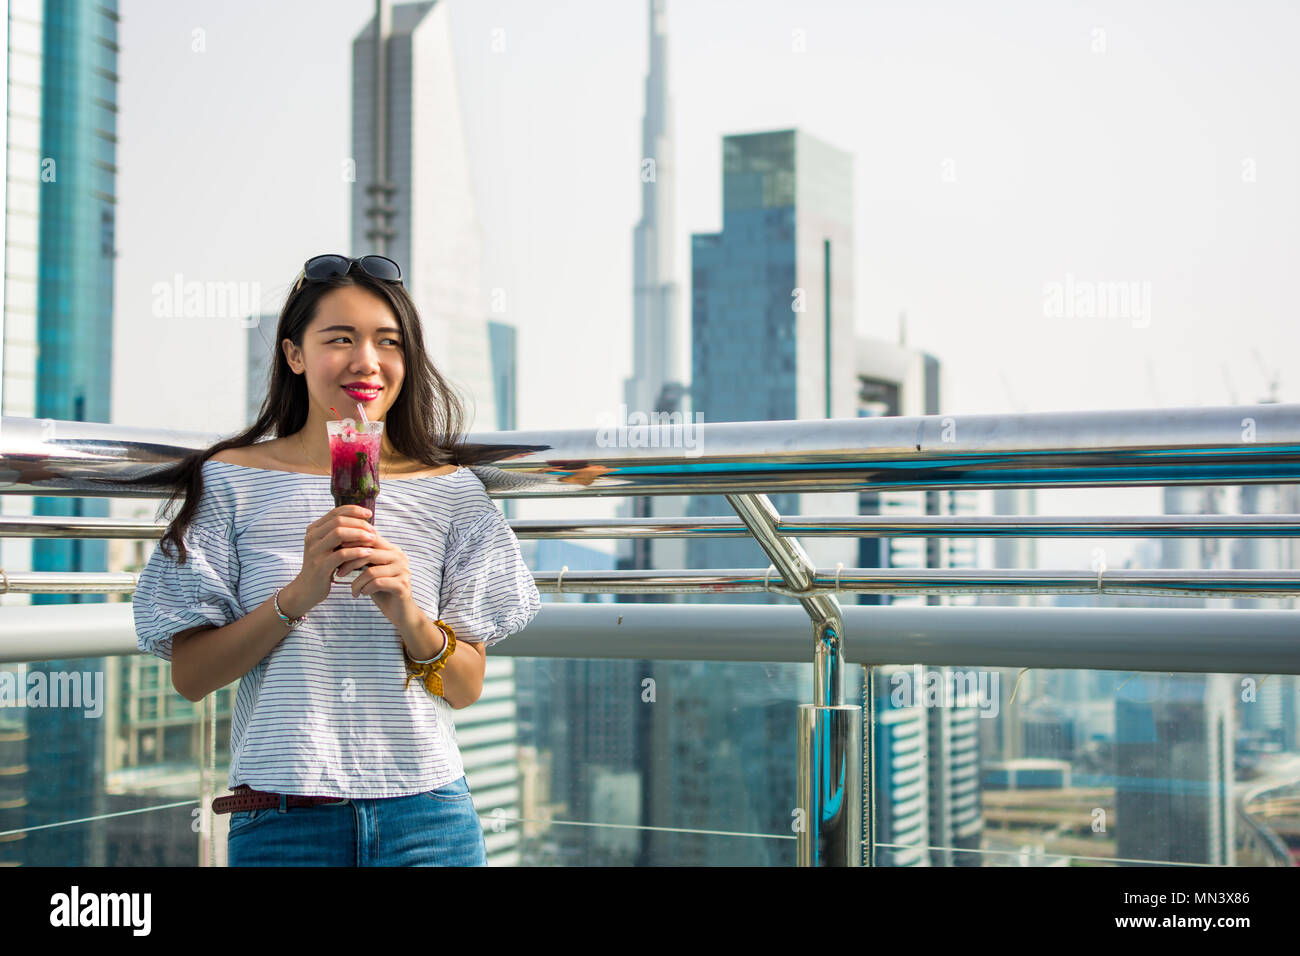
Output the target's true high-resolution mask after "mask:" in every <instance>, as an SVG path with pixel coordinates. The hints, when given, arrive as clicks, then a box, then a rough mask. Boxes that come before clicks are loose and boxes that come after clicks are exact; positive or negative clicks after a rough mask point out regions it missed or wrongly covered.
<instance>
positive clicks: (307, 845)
mask: <svg viewBox="0 0 1300 956" xmlns="http://www.w3.org/2000/svg"><path fill="white" fill-rule="evenodd" d="M287 802H288V801H287V799H286V798H285V797H284V796H281V797H280V805H279V806H276V807H262V808H261V809H258V810H236V811H234V812H233V813H231V815H230V836H229V837H228V839H227V842H226V856H227V865H228V866H487V845H486V843H485V842H484V839H483V825H482V824H481V823H480V822H479V819H478V812H477V811H476V810H475V809H474V801H473V798H472V797H471V796H470V792H469V783H468V782H467V781H466V780H465V777H464V776H462V777H461V778H460V779H459V780H453V781H452V782H451V783H449V784H446V785H445V786H442V787H439V788H438V789H436V790H427V791H425V792H424V793H415V794H411V795H410V796H405V797H374V798H370V799H353V800H348V799H344V800H340V801H339V802H338V803H321V804H317V805H316V806H314V807H290V806H287Z"/></svg>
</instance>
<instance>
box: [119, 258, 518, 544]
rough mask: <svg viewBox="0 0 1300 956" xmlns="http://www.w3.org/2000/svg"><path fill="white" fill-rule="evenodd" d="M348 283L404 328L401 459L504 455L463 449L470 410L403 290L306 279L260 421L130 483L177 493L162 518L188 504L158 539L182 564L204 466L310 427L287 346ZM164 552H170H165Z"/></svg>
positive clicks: (282, 326) (435, 461) (398, 422)
mask: <svg viewBox="0 0 1300 956" xmlns="http://www.w3.org/2000/svg"><path fill="white" fill-rule="evenodd" d="M347 285H355V286H361V287H362V288H364V289H367V290H369V291H371V292H373V293H374V294H375V295H377V296H379V297H380V298H381V299H383V300H384V301H385V302H387V303H388V305H389V307H390V308H391V309H392V310H393V314H394V315H395V316H397V323H398V325H399V326H401V329H402V353H403V361H404V364H405V374H404V378H403V380H402V387H401V390H400V391H399V392H398V395H397V400H396V401H395V402H394V403H393V407H392V408H390V409H389V410H388V413H387V414H386V415H385V416H384V434H385V435H386V436H387V437H388V440H389V441H390V442H391V443H392V446H393V448H394V449H395V450H396V451H397V452H398V454H401V455H403V456H405V457H407V458H411V459H414V460H416V461H419V462H422V463H424V464H426V465H429V466H438V465H449V464H456V465H472V464H477V463H478V462H479V461H481V460H486V459H489V458H497V459H499V458H500V452H499V451H495V450H494V449H490V448H485V447H482V446H467V445H465V444H464V441H463V434H462V429H463V426H464V419H465V410H464V406H463V404H462V403H461V400H460V398H459V396H458V395H457V394H456V392H455V391H454V390H453V389H452V388H451V386H450V385H448V383H447V381H446V380H445V379H444V378H443V377H442V375H441V374H439V372H438V369H437V368H436V367H435V366H434V364H433V362H432V361H431V360H430V359H429V355H428V353H427V352H426V351H425V347H424V331H423V327H422V325H421V322H420V315H419V312H418V311H417V310H416V308H415V303H414V302H413V301H412V300H411V296H410V293H409V292H407V291H406V288H405V287H404V286H402V285H400V284H398V283H396V282H384V281H383V280H380V279H375V278H373V277H371V276H370V275H369V274H368V273H366V272H365V271H364V270H362V269H360V268H357V267H356V266H355V265H354V266H353V267H352V269H351V271H349V272H348V274H347V275H341V276H331V277H330V278H328V279H321V280H315V281H306V280H304V281H303V282H302V283H301V285H300V286H299V287H298V288H297V289H296V290H293V291H291V292H290V293H289V296H288V298H287V299H286V300H285V303H284V308H283V309H281V311H280V319H279V322H278V323H277V325H276V330H275V344H274V354H273V355H272V358H271V376H270V382H269V384H268V387H267V391H266V398H265V399H264V400H263V401H262V408H261V411H260V412H259V413H258V416H257V421H255V422H254V423H253V424H252V425H251V426H249V427H248V428H247V429H246V430H245V431H244V432H242V433H240V434H238V435H236V436H234V437H233V438H227V439H224V440H222V441H219V442H217V443H216V444H215V445H213V446H212V447H210V448H203V449H199V450H197V451H195V452H193V453H191V454H189V455H187V456H186V457H185V458H183V459H182V460H181V461H180V462H178V463H176V464H174V465H171V466H169V467H168V468H166V469H164V470H162V471H157V472H151V473H149V474H148V475H147V476H137V477H134V478H132V479H129V481H130V482H135V483H140V482H145V483H148V484H151V485H152V484H156V485H163V486H165V487H169V488H171V489H172V494H171V496H170V497H169V498H168V499H167V501H166V503H165V504H164V505H163V506H162V508H161V509H160V513H163V512H166V511H169V510H170V509H171V508H172V507H173V506H174V505H175V503H176V502H177V500H178V499H181V498H183V499H184V504H183V506H182V507H181V509H180V512H179V513H178V514H177V515H176V517H175V518H173V519H171V523H170V524H169V525H168V526H167V530H166V531H165V532H163V535H162V538H161V539H160V540H159V547H163V546H164V545H167V544H171V545H172V546H173V547H174V548H175V549H176V551H177V552H178V553H179V556H180V557H179V561H180V563H182V564H184V563H185V560H186V551H185V542H184V534H185V531H186V529H188V528H189V526H190V521H191V519H192V518H193V517H194V512H195V511H196V510H197V508H198V505H199V501H200V500H201V499H202V497H203V463H204V462H205V461H207V460H208V459H209V458H211V457H212V456H213V455H215V454H217V453H218V452H221V451H224V450H225V449H227V448H243V447H245V446H248V445H252V444H254V443H255V442H257V441H258V440H260V439H262V438H263V437H265V436H267V435H271V436H273V437H275V438H283V437H285V436H286V435H292V434H294V433H295V432H297V431H299V430H300V429H302V427H303V426H304V425H305V424H306V423H307V412H308V407H309V403H308V395H307V380H306V376H305V375H298V374H296V373H294V371H293V370H292V369H291V368H289V362H288V360H287V359H286V358H285V354H284V346H283V342H284V340H285V339H289V340H291V341H292V342H293V343H294V345H296V346H298V348H302V342H303V335H304V333H305V332H306V331H307V326H309V325H310V324H311V322H312V320H313V319H314V318H315V317H316V310H317V306H318V305H319V303H320V300H321V298H322V297H324V296H326V295H328V294H329V293H330V292H332V291H333V290H335V289H338V288H341V287H343V286H347ZM164 553H167V552H166V551H165V550H164Z"/></svg>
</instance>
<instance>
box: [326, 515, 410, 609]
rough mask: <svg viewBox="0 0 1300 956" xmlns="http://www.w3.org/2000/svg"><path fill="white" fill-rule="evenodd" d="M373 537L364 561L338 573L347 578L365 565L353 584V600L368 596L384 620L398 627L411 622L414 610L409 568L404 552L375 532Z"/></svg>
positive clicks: (358, 561)
mask: <svg viewBox="0 0 1300 956" xmlns="http://www.w3.org/2000/svg"><path fill="white" fill-rule="evenodd" d="M374 535H375V543H374V544H373V545H371V546H370V553H369V554H368V555H366V557H365V558H359V559H357V560H356V561H352V562H348V563H347V564H343V565H340V567H339V569H338V573H339V574H347V573H348V572H349V571H352V570H355V569H356V568H358V567H361V565H363V564H364V565H367V567H365V568H364V569H363V570H362V571H361V573H360V574H358V575H357V579H356V580H355V581H353V582H352V596H353V597H354V598H358V597H362V596H368V597H369V598H370V599H371V600H372V601H374V602H375V606H376V607H378V608H379V610H381V611H383V612H384V616H385V617H386V618H388V619H389V620H390V621H392V622H393V624H394V625H398V626H400V625H401V624H404V623H405V622H407V621H409V620H410V619H411V617H412V611H413V610H417V609H416V608H415V599H414V598H413V597H412V596H411V566H410V564H409V563H408V562H407V560H406V552H404V551H403V550H402V549H401V548H399V547H398V546H397V545H395V544H393V543H392V542H390V541H388V540H387V539H386V538H385V537H384V536H383V535H381V534H380V533H379V532H378V531H375V532H374Z"/></svg>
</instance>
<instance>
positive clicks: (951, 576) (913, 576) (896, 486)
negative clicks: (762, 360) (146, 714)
mask: <svg viewBox="0 0 1300 956" xmlns="http://www.w3.org/2000/svg"><path fill="white" fill-rule="evenodd" d="M221 437H222V436H217V435H199V434H195V433H190V432H174V431H161V430H154V429H140V428H127V427H122V426H116V425H103V424H95V423H83V422H64V421H50V420H41V421H38V420H32V419H17V418H4V419H3V420H2V421H0V492H3V493H7V494H31V495H71V496H77V497H87V496H97V495H107V496H121V497H146V498H158V497H161V496H163V495H164V493H165V490H164V489H161V488H159V487H157V486H151V485H149V484H148V482H147V476H148V474H149V473H150V472H151V471H153V470H155V469H156V468H157V467H158V466H159V465H163V464H167V463H170V462H171V461H173V460H174V459H175V458H176V457H177V456H178V455H180V454H182V453H183V452H184V451H185V450H189V449H194V448H200V447H207V446H208V445H211V444H213V443H215V442H216V441H218V440H219V439H220V438H221ZM468 441H469V443H471V444H475V445H479V446H482V447H483V448H485V449H490V450H491V452H492V455H491V456H490V457H491V458H492V463H491V464H485V465H476V466H474V467H473V471H474V472H475V473H476V474H477V475H478V477H479V478H480V479H481V480H482V482H483V484H484V487H485V488H486V489H487V490H488V492H489V494H491V495H493V496H495V497H602V496H629V495H702V494H713V495H724V496H725V499H726V501H727V503H728V504H729V505H730V506H731V508H732V509H733V510H734V511H735V513H736V518H738V519H739V520H736V518H729V517H723V516H718V517H710V518H686V519H650V520H647V519H601V520H591V521H580V522H575V521H573V520H568V519H565V520H531V521H514V522H512V527H513V528H514V529H515V532H516V534H517V535H518V537H520V538H573V539H589V538H597V537H610V538H622V537H660V538H665V537H686V538H691V537H712V536H717V537H744V536H749V537H752V538H753V539H754V540H755V541H756V542H757V543H758V544H759V546H760V547H762V549H763V551H764V553H765V554H766V555H767V557H768V559H769V560H770V562H771V564H770V565H769V566H768V567H767V568H733V569H716V570H686V569H680V570H648V571H581V572H578V571H568V570H567V569H564V570H562V571H561V572H557V573H537V574H536V575H535V576H536V579H537V583H538V588H539V590H541V591H544V592H549V593H595V592H600V593H646V592H656V593H705V594H707V593H755V592H764V591H766V592H772V593H777V594H781V595H783V596H787V597H791V598H794V599H795V600H797V601H798V602H799V604H800V605H802V611H800V610H799V609H797V608H794V607H789V608H773V607H768V606H763V607H761V608H759V607H753V606H744V605H734V604H727V605H722V606H717V605H713V606H710V605H707V604H705V605H691V604H668V605H665V604H616V605H603V606H602V605H598V604H596V605H573V606H569V605H547V606H546V607H545V608H544V609H543V612H542V613H541V614H540V615H539V616H538V618H537V619H536V620H535V621H534V622H533V623H532V624H531V625H530V626H529V628H528V629H527V634H528V640H527V641H526V642H523V643H515V642H507V643H506V644H505V645H504V647H503V649H502V652H501V653H503V654H504V655H506V656H510V655H523V656H530V657H531V656H565V657H615V658H650V659H655V658H657V659H678V660H680V659H691V658H695V659H709V660H770V661H781V660H795V661H807V660H808V648H807V645H806V643H801V642H800V641H799V640H797V639H796V638H794V637H793V636H792V635H793V634H794V630H793V627H794V625H795V621H794V616H795V615H799V617H800V618H801V619H803V620H805V621H806V620H807V619H811V622H812V625H813V627H812V635H813V646H812V649H811V650H812V663H813V678H814V685H813V701H812V702H811V703H809V704H805V705H802V706H801V707H800V710H799V721H798V727H799V773H798V793H799V800H800V806H801V807H803V808H805V809H806V811H807V826H806V827H805V828H804V829H803V830H801V831H800V832H799V834H798V861H799V863H800V865H859V864H861V863H862V862H864V854H863V850H862V847H863V801H862V800H861V799H858V796H859V795H860V794H862V793H863V779H864V778H863V774H864V767H869V766H870V765H871V764H870V760H871V753H870V749H869V747H870V744H869V742H868V741H869V737H867V739H866V740H864V734H863V726H864V719H865V720H866V721H867V722H869V721H870V720H871V719H872V715H871V713H870V708H871V706H872V704H871V700H872V698H871V695H867V697H866V707H867V713H865V714H864V713H863V708H862V707H859V706H857V705H850V704H846V703H845V701H844V687H843V668H844V664H845V662H846V660H848V661H852V662H854V663H862V664H864V665H880V664H889V663H898V664H905V663H944V664H957V663H964V662H972V663H979V664H982V665H992V666H1021V667H1088V668H1096V669H1123V670H1142V669H1146V670H1163V671H1178V670H1182V671H1197V672H1205V673H1220V672H1248V673H1286V674H1297V673H1300V645H1298V642H1296V641H1295V640H1294V635H1295V630H1296V629H1295V620H1296V619H1295V617H1294V615H1293V614H1292V613H1291V612H1288V611H1258V610H1254V609H1252V610H1213V611H1195V612H1191V611H1179V610H1176V609H1153V608H995V607H925V608H903V607H888V606H882V607H873V606H850V607H848V608H842V607H841V606H840V604H839V601H838V600H837V598H836V595H837V594H838V593H840V592H855V591H856V592H870V593H888V594H1045V593H1076V594H1087V593H1091V594H1129V595H1141V594H1148V595H1159V596H1166V597H1168V596H1174V597H1182V596H1200V597H1213V598H1224V597H1251V598H1286V597H1295V596H1298V595H1300V572H1296V571H1294V570H1289V569H1278V568H1273V569H1265V568H1259V569H1246V570H1232V571H1203V570H1199V569H1190V568H1189V569H1180V570H1170V569H1161V570H1129V569H1124V570H1107V569H1105V568H1104V567H1099V568H1098V569H1096V570H1093V571H1087V572H1083V571H1077V570H1073V569H1067V570H1060V571H1052V570H1031V569H1003V570H976V569H964V568H963V569H953V568H934V569H929V570H904V569H891V568H883V569H882V568H844V567H842V566H838V567H836V568H817V567H815V566H814V564H813V562H812V561H811V560H810V559H809V557H808V554H807V552H806V551H805V550H804V549H803V547H802V546H801V545H800V543H799V540H798V538H796V537H795V536H796V535H798V536H800V537H869V536H881V537H891V536H918V537H945V538H953V537H1008V536H1015V537H1089V536H1093V537H1116V536H1152V537H1171V536H1176V537H1295V536H1297V534H1300V515H1295V514H1284V515H1270V516H1257V515H1212V516H1211V515H1160V516H1150V517H1092V518H1080V517H1073V516H1048V517H1044V516H1036V515H1026V516H1003V515H999V516H982V517H970V516H946V515H927V516H923V517H909V518H904V519H897V518H883V517H874V516H853V517H848V518H846V517H844V516H809V517H798V518H796V517H784V516H782V515H780V514H778V513H777V512H776V510H775V509H774V508H773V507H772V504H771V502H770V500H769V499H768V498H767V495H768V494H770V493H827V492H881V491H896V490H923V489H945V488H978V489H993V488H1082V487H1111V486H1115V487H1119V486H1159V485H1244V484H1280V483H1296V482H1300V406H1297V405H1280V404H1275V405H1248V406H1228V407H1217V408H1189V409H1140V410H1120V411H1096V412H1070V413H1055V412H1053V413H1036V414H1017V415H968V416H962V415H942V416H940V415H936V416H922V417H897V418H859V419H837V420H820V421H784V422H736V423H716V424H712V425H694V426H683V425H678V424H662V425H647V426H636V427H632V428H630V429H620V430H619V431H618V432H617V434H611V433H610V432H609V430H604V429H601V430H590V429H576V430H555V431H531V432H524V431H515V432H498V433H478V434H471V435H469V436H468ZM124 477H133V478H137V479H139V483H138V484H136V485H135V486H134V487H130V488H122V487H110V486H107V485H106V484H105V483H103V481H102V480H101V479H103V478H124ZM164 527H165V526H164V525H162V524H160V523H156V522H147V523H141V522H138V521H119V520H113V519H98V518H49V517H3V518H0V536H22V537H54V538H136V539H139V538H157V537H158V536H159V535H160V534H161V533H162V531H163V529H164ZM135 583H136V578H135V575H133V574H131V573H128V572H119V573H112V572H108V573H104V572H80V573H78V572H71V573H63V572H59V573H43V572H22V571H5V570H4V569H0V591H11V592H18V593H42V592H44V593H49V592H58V593H91V592H94V593H128V592H130V591H132V590H133V589H134V587H135ZM93 608H94V610H95V613H96V614H97V615H98V616H99V618H100V619H108V620H107V622H106V623H105V624H104V627H103V629H102V630H101V631H100V632H99V633H97V634H96V633H88V632H87V630H86V627H85V625H86V624H88V623H89V618H88V616H87V615H86V614H85V612H84V611H81V610H79V609H77V608H76V607H75V606H73V607H55V608H6V613H5V615H4V617H3V619H0V661H9V660H28V661H30V660H42V659H56V658H60V657H74V656H88V655H101V654H109V653H133V652H135V651H136V646H135V641H134V636H133V633H132V632H131V629H130V621H129V620H127V619H126V618H127V615H126V614H124V613H123V612H124V611H125V609H122V610H115V609H113V608H112V606H111V605H110V606H107V607H106V606H105V605H94V606H93ZM48 612H57V617H56V616H55V614H53V613H48ZM615 613H616V614H617V615H618V621H617V624H615V623H613V622H612V621H611V617H612V615H613V614H615ZM114 614H116V615H117V617H118V618H120V620H112V617H113V615H114ZM75 615H79V616H80V618H79V619H78V620H76V621H74V620H73V616H75ZM666 624H667V625H668V626H665V625H666ZM850 624H851V625H853V627H849V626H848V625H850ZM123 627H125V630H122V628H123ZM1048 631H1050V633H1051V634H1052V641H1051V642H1044V641H1042V640H1041V639H1040V638H1039V637H1038V635H1040V634H1042V633H1044V632H1048ZM700 633H707V635H708V641H707V644H705V643H704V642H702V641H700V640H699V639H698V637H697V636H696V635H698V634H700ZM850 633H852V634H859V633H860V634H862V635H863V637H862V638H861V640H860V641H854V642H852V643H850V644H848V645H846V642H845V636H846V634H850ZM1224 633H1231V634H1232V635H1233V640H1232V642H1230V643H1228V642H1224V641H1223V640H1222V635H1223V634H1224ZM106 648H113V649H112V650H108V649H106ZM846 649H847V650H846ZM1175 652H1176V653H1175ZM871 846H872V841H871V840H870V839H867V840H866V848H867V849H866V853H865V862H867V863H868V864H869V863H870V862H871Z"/></svg>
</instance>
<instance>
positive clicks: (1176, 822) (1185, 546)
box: [1115, 485, 1236, 866]
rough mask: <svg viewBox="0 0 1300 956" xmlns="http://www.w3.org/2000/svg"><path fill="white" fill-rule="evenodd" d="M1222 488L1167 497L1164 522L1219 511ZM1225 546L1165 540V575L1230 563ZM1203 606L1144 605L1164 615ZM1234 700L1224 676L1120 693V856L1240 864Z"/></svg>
mask: <svg viewBox="0 0 1300 956" xmlns="http://www.w3.org/2000/svg"><path fill="white" fill-rule="evenodd" d="M1223 491H1224V489H1223V488H1221V487H1217V486H1211V487H1204V488H1196V487H1185V486H1181V485H1178V486H1171V487H1167V488H1165V489H1163V495H1164V502H1165V513H1166V514H1192V515H1194V514H1213V513H1217V512H1219V511H1221V509H1220V507H1219V504H1218V502H1219V499H1220V498H1221V497H1222V494H1223ZM1221 545H1222V541H1221V539H1202V540H1199V541H1198V540H1197V539H1195V538H1162V539H1161V540H1160V554H1161V562H1160V563H1161V565H1162V566H1163V567H1164V568H1170V569H1179V568H1192V569H1195V568H1204V569H1213V568H1216V567H1223V566H1224V565H1225V564H1226V558H1227V555H1226V549H1224V548H1223V547H1221ZM1206 602H1207V599H1205V598H1160V597H1155V598H1146V599H1144V600H1143V602H1142V603H1143V604H1146V605H1155V606H1157V607H1160V606H1166V607H1189V606H1190V607H1195V606H1197V605H1198V604H1199V605H1201V606H1205V605H1206ZM1233 702H1234V694H1233V689H1232V684H1231V683H1230V679H1229V677H1228V675H1225V674H1167V675H1166V674H1139V675H1137V676H1135V677H1134V678H1133V679H1132V680H1129V681H1128V682H1127V683H1125V684H1124V685H1123V686H1122V687H1120V688H1119V689H1118V690H1117V691H1116V694H1115V814H1116V816H1117V817H1118V824H1117V834H1116V855H1117V856H1119V857H1121V858H1126V859H1136V860H1161V861H1164V860H1173V861H1178V862H1189V863H1213V864H1217V865H1219V866H1233V865H1234V864H1235V862H1236V847H1235V836H1234V834H1235V819H1236V810H1235V807H1234V803H1233V781H1234V779H1235V776H1236V774H1235V766H1234V765H1235V758H1234V754H1235V746H1234V745H1235V740H1234V734H1235V725H1236V714H1235V708H1234V703H1233Z"/></svg>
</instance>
